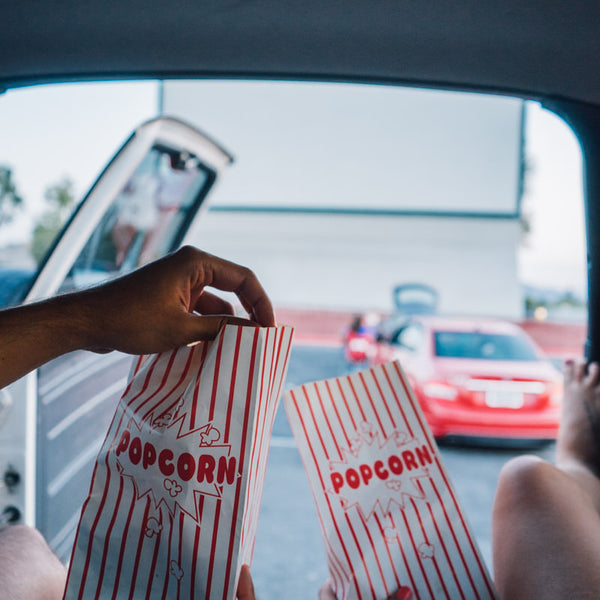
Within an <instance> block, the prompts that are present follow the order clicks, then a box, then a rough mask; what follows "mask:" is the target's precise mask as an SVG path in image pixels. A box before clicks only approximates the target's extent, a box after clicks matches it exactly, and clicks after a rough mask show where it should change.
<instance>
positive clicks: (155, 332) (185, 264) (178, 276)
mask: <svg viewBox="0 0 600 600" xmlns="http://www.w3.org/2000/svg"><path fill="white" fill-rule="evenodd" d="M206 286H211V287H214V288H218V289H220V290H224V291H231V292H235V293H236V294H237V296H238V298H239V299H240V301H241V303H242V306H243V307H244V308H245V309H246V311H247V312H248V315H249V317H250V319H252V321H254V322H255V323H250V322H249V321H247V320H244V319H236V318H235V317H232V315H233V308H232V306H231V304H229V302H226V301H225V300H223V299H222V298H219V297H218V296H216V295H214V294H211V293H210V292H208V291H206V289H205V287H206ZM82 294H86V292H83V293H82ZM86 300H87V302H88V305H89V311H88V315H87V317H88V319H89V321H90V322H89V323H88V325H87V328H88V332H89V341H88V342H87V344H86V346H85V347H86V348H87V349H90V350H96V351H109V350H121V351H122V352H128V353H130V354H150V353H155V352H161V351H164V350H169V349H171V348H175V347H178V346H183V345H185V344H189V343H191V342H196V341H200V340H210V339H213V338H214V337H215V336H216V335H217V333H218V332H219V330H220V329H221V327H222V326H223V325H224V324H225V323H226V322H229V323H237V324H245V325H249V324H258V325H263V326H272V325H275V316H274V314H273V308H272V306H271V302H270V300H269V298H268V296H267V294H266V293H265V291H264V290H263V288H262V286H261V285H260V283H259V281H258V279H257V278H256V276H255V275H254V274H253V273H252V271H250V270H249V269H247V268H245V267H242V266H240V265H237V264H235V263H232V262H228V261H226V260H223V259H221V258H217V257H216V256H212V255H211V254H207V253H205V252H201V251H200V250H197V249H195V248H192V247H190V246H187V247H185V248H182V249H181V250H179V251H178V252H175V253H174V254H171V255H169V256H166V257H165V258H163V259H161V260H158V261H156V262H153V263H150V264H149V265H146V266H145V267H142V268H141V269H138V270H136V271H134V272H132V273H130V274H129V275H126V276H124V277H120V278H118V279H115V280H113V281H111V282H109V283H107V284H105V285H102V286H99V287H97V288H93V289H91V290H88V291H87V298H86ZM194 312H195V313H200V314H194Z"/></svg>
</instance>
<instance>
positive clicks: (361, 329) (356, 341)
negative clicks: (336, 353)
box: [342, 283, 438, 366]
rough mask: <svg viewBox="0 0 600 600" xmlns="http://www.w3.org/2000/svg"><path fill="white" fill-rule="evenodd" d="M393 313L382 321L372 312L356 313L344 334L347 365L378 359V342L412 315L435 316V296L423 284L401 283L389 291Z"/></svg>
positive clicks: (343, 342)
mask: <svg viewBox="0 0 600 600" xmlns="http://www.w3.org/2000/svg"><path fill="white" fill-rule="evenodd" d="M392 299H393V305H394V310H393V312H392V314H391V315H389V316H387V317H385V318H382V316H381V315H380V314H379V313H377V312H374V311H368V312H366V313H363V314H357V315H355V316H354V318H353V319H352V323H351V324H350V327H348V329H347V330H346V331H345V332H344V336H343V341H342V344H343V352H344V358H345V359H346V362H347V363H348V364H350V365H359V366H367V365H369V364H370V363H372V362H373V360H374V359H375V357H376V356H377V342H378V341H379V340H385V339H389V338H390V337H391V336H392V335H394V333H395V332H396V331H397V330H398V329H399V328H400V326H401V325H402V324H404V323H405V322H406V321H407V319H409V318H410V317H411V316H412V315H430V314H435V312H436V311H437V306H438V293H437V291H436V290H435V289H434V288H432V287H431V286H429V285H426V284H423V283H402V284H399V285H397V286H395V287H394V289H393V291H392Z"/></svg>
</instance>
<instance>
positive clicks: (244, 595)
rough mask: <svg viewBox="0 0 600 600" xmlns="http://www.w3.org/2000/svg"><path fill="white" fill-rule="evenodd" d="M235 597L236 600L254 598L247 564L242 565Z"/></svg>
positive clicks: (253, 599)
mask: <svg viewBox="0 0 600 600" xmlns="http://www.w3.org/2000/svg"><path fill="white" fill-rule="evenodd" d="M237 597H238V600H256V596H255V595H254V585H253V584H252V577H250V567H249V566H248V565H243V566H242V571H241V573H240V579H239V581H238V590H237Z"/></svg>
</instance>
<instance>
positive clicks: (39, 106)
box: [0, 82, 586, 293]
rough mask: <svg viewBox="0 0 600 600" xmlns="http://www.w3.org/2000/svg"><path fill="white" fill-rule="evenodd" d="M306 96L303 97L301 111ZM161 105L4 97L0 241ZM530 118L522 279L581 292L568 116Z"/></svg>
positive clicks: (64, 88)
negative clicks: (8, 174)
mask: <svg viewBox="0 0 600 600" xmlns="http://www.w3.org/2000/svg"><path fill="white" fill-rule="evenodd" d="M317 85H319V84H317ZM288 86H289V84H288ZM215 89H217V88H215ZM282 89H285V86H282ZM298 89H299V90H300V88H298ZM365 93H367V94H370V95H371V96H373V97H374V98H375V97H376V96H377V94H380V92H379V91H378V88H377V87H373V86H371V87H370V88H369V90H368V91H367V92H365ZM382 97H383V96H382ZM306 98H308V96H306ZM306 98H302V97H301V93H300V92H299V93H298V100H297V102H298V107H299V109H300V108H302V107H303V106H305V105H306V102H307V100H306ZM230 100H231V95H228V96H227V97H225V96H224V97H223V103H224V105H225V103H226V102H228V101H230ZM157 110H158V84H157V83H156V82H133V83H132V82H125V83H123V82H121V83H93V84H65V85H56V86H38V87H33V88H22V89H17V90H12V91H9V92H7V93H5V94H3V95H0V132H1V134H0V164H2V165H8V166H10V167H11V168H12V169H13V174H14V177H15V181H16V183H17V186H18V189H19V190H20V192H21V195H22V196H23V197H24V198H25V200H26V204H27V210H26V211H25V212H24V214H23V215H22V216H21V217H20V218H18V219H17V220H16V221H15V222H13V223H12V224H10V225H8V226H5V227H3V228H0V246H5V245H7V244H11V243H19V242H22V241H23V240H24V239H26V237H27V233H28V231H30V228H31V225H32V223H34V222H35V219H36V218H38V217H39V215H40V213H41V212H42V211H43V208H44V203H43V193H44V190H45V188H46V187H47V186H48V185H51V184H53V183H56V182H58V181H60V180H61V179H62V178H63V177H65V176H67V177H69V178H71V179H72V180H73V182H74V184H75V192H76V196H77V197H78V198H79V197H81V195H83V194H84V193H85V191H86V190H87V189H88V188H89V187H90V185H91V184H92V183H93V182H94V180H95V178H96V176H97V175H98V173H99V172H100V170H101V169H102V168H103V166H104V165H105V164H106V162H107V161H108V160H109V159H110V157H111V156H112V155H113V154H114V152H115V151H116V150H117V149H118V147H119V146H120V145H121V144H122V143H123V142H124V141H125V139H126V138H127V137H128V135H129V133H130V132H131V131H132V130H133V129H134V128H135V126H137V125H138V124H140V123H141V122H143V121H144V120H146V119H148V118H151V117H153V116H155V115H156V113H157ZM382 110H383V105H382ZM270 117H271V118H272V117H273V115H270ZM206 121H207V122H206V123H202V128H203V129H204V130H205V131H206V132H208V133H209V134H211V133H213V134H215V133H218V134H219V135H223V136H224V138H225V139H223V140H221V141H223V143H224V145H225V147H227V148H228V149H230V150H232V151H233V153H234V154H235V155H236V157H237V158H238V159H239V162H240V168H242V167H241V165H243V158H244V151H246V147H247V148H248V149H249V148H252V151H253V152H255V153H259V155H260V151H261V147H262V148H264V147H265V144H266V140H264V139H256V138H252V139H247V140H244V139H243V138H242V137H239V136H238V138H235V145H236V147H235V148H233V147H230V146H231V143H232V139H233V138H232V137H231V136H229V135H227V132H223V133H222V134H221V132H213V131H211V122H210V121H211V119H210V115H209V114H207V119H206ZM526 123H527V125H526V145H527V160H528V165H529V170H528V177H527V188H526V193H525V196H524V204H523V207H524V211H525V212H526V214H527V215H528V216H529V219H530V221H531V224H532V230H531V232H530V234H529V235H528V237H527V239H526V241H525V243H524V245H523V246H522V247H521V248H520V250H519V271H520V278H521V280H522V281H523V282H524V283H528V284H530V285H536V286H539V287H552V288H560V289H571V290H573V291H575V292H577V293H583V292H584V290H585V285H586V278H585V260H584V257H585V241H584V229H583V205H582V191H581V156H580V151H579V146H578V143H577V140H576V139H575V138H574V136H573V134H572V132H571V131H570V129H569V128H568V126H567V125H566V124H565V123H564V122H563V121H561V120H560V119H559V118H558V117H556V116H554V115H552V114H551V113H549V112H548V111H546V110H544V109H542V108H541V107H540V106H539V105H538V104H536V103H528V104H527V121H526ZM298 135H302V130H301V129H298ZM365 135H366V134H365ZM217 139H220V138H219V137H217ZM367 142H368V140H366V141H365V143H367ZM388 154H389V153H388ZM286 159H287V157H286ZM292 160H293V158H292Z"/></svg>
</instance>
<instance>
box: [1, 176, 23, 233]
mask: <svg viewBox="0 0 600 600" xmlns="http://www.w3.org/2000/svg"><path fill="white" fill-rule="evenodd" d="M22 206H23V198H22V197H21V196H20V194H19V192H18V191H17V186H16V185H15V182H14V179H13V174H12V170H11V169H10V168H9V167H7V166H5V165H0V226H2V225H5V224H6V223H10V221H12V219H13V217H14V215H15V212H16V211H17V210H19V209H20V208H22Z"/></svg>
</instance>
